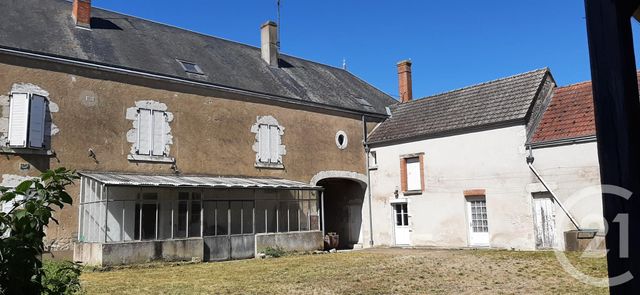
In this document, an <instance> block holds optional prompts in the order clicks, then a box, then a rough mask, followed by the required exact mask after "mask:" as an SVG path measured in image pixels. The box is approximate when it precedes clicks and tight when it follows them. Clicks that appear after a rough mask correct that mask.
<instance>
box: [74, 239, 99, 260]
mask: <svg viewBox="0 0 640 295" xmlns="http://www.w3.org/2000/svg"><path fill="white" fill-rule="evenodd" d="M73 261H76V262H82V263H84V264H86V265H102V244H100V243H78V242H76V243H74V244H73Z"/></svg>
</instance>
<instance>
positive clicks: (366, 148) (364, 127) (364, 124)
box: [362, 115, 373, 246]
mask: <svg viewBox="0 0 640 295" xmlns="http://www.w3.org/2000/svg"><path fill="white" fill-rule="evenodd" d="M362 144H363V145H364V154H365V169H366V170H367V192H368V194H367V199H368V203H369V246H373V213H372V212H373V210H372V209H371V171H370V170H369V156H370V155H369V153H370V152H371V151H370V150H369V145H368V144H367V120H366V119H365V116H364V115H362Z"/></svg>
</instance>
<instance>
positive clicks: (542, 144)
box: [528, 135, 597, 149]
mask: <svg viewBox="0 0 640 295" xmlns="http://www.w3.org/2000/svg"><path fill="white" fill-rule="evenodd" d="M595 141H597V139H596V136H595V135H589V136H580V137H572V138H563V139H556V140H550V141H543V142H534V143H529V144H528V146H530V147H531V148H534V149H535V148H545V147H554V146H563V145H572V144H579V143H588V142H595Z"/></svg>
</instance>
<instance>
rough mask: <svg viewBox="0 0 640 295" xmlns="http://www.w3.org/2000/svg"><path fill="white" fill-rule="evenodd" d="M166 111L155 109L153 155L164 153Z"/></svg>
mask: <svg viewBox="0 0 640 295" xmlns="http://www.w3.org/2000/svg"><path fill="white" fill-rule="evenodd" d="M165 121H166V120H165V116H164V112H161V111H153V155H154V156H162V155H164V132H165V131H164V125H165Z"/></svg>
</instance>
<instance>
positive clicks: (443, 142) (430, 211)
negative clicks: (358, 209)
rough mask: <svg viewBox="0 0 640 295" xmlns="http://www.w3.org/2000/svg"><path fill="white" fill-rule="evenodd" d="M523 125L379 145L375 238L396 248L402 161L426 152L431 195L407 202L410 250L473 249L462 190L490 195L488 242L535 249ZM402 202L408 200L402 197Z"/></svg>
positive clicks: (374, 185)
mask: <svg viewBox="0 0 640 295" xmlns="http://www.w3.org/2000/svg"><path fill="white" fill-rule="evenodd" d="M525 141H526V132H525V126H524V125H522V126H514V127H505V128H499V129H494V130H488V131H479V132H473V133H467V134H462V135H455V136H448V137H442V138H433V139H427V140H421V141H416V142H410V143H402V144H397V145H392V146H385V147H374V148H373V149H372V150H374V151H376V152H377V157H378V169H377V170H374V171H372V173H371V177H372V180H371V183H372V192H373V203H374V204H373V205H372V208H373V211H374V212H373V216H374V219H373V220H374V225H373V227H374V233H375V237H374V240H375V242H376V244H377V245H393V244H394V235H393V219H392V214H391V212H392V206H391V205H390V202H391V201H392V200H394V191H395V190H396V189H399V188H400V156H401V155H404V154H412V153H419V152H424V164H425V167H424V168H425V180H426V182H425V185H426V189H425V192H424V193H423V194H421V195H412V196H406V199H407V200H408V203H409V206H408V207H409V208H408V209H409V216H410V217H409V225H410V227H411V230H412V231H411V245H416V246H441V247H465V246H468V233H469V229H468V221H467V215H466V212H465V202H466V199H465V197H464V194H463V191H464V190H468V189H485V190H486V200H487V211H488V221H489V233H490V236H491V238H490V244H491V246H492V247H498V248H516V249H534V248H535V242H534V236H533V234H534V233H533V224H532V220H533V217H532V211H531V197H530V196H529V195H528V193H527V191H526V188H527V186H526V184H528V183H530V182H531V179H532V178H531V177H532V175H531V173H530V171H529V168H528V167H527V163H526V156H527V152H526V150H525V147H524V144H525ZM399 197H400V198H405V197H404V196H402V193H400V196H399Z"/></svg>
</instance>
